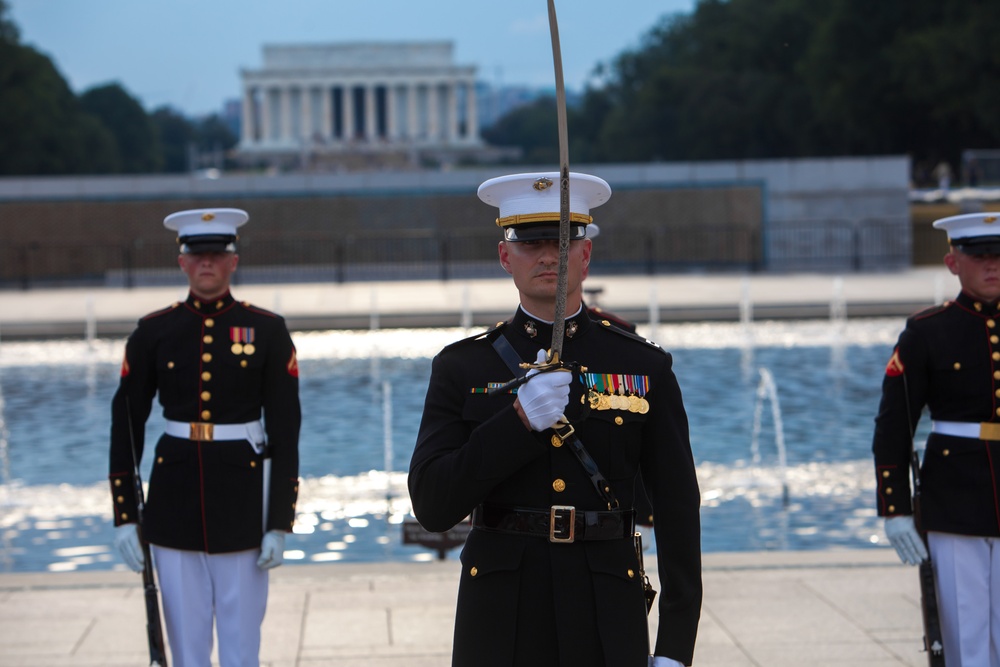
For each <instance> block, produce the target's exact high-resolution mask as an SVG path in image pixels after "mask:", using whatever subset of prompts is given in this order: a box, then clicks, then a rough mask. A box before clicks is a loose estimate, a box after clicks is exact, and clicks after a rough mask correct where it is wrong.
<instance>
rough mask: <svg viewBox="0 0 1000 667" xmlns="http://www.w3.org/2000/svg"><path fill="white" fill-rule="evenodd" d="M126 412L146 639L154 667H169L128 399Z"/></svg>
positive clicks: (151, 665)
mask: <svg viewBox="0 0 1000 667" xmlns="http://www.w3.org/2000/svg"><path fill="white" fill-rule="evenodd" d="M125 412H126V413H127V414H128V439H129V444H130V445H131V446H132V465H133V466H134V472H133V475H132V476H133V479H134V480H135V501H136V532H137V533H138V535H139V544H140V545H141V546H142V556H143V561H144V562H145V566H144V567H143V569H142V587H143V590H144V591H145V596H146V639H147V642H148V643H149V664H150V667H153V666H154V665H155V666H156V667H167V650H166V644H165V643H164V641H163V625H162V623H161V622H160V598H159V596H158V591H157V589H156V575H155V574H154V573H153V558H152V555H151V554H150V552H149V543H148V542H146V541H145V540H144V539H142V509H143V507H144V506H145V504H146V501H145V497H144V495H143V491H142V477H141V476H140V475H139V459H138V457H137V456H136V453H135V435H133V431H132V406H131V405H129V400H128V396H126V397H125Z"/></svg>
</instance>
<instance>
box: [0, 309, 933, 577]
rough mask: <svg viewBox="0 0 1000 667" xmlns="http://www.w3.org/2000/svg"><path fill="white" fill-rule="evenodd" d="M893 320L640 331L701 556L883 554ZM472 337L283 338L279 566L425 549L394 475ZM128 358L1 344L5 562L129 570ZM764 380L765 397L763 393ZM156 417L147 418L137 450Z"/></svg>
mask: <svg viewBox="0 0 1000 667" xmlns="http://www.w3.org/2000/svg"><path fill="white" fill-rule="evenodd" d="M902 325H903V321H902V320H901V319H896V318H893V319H872V320H851V321H805V322H755V323H749V322H745V323H732V324H677V325H662V324H661V325H659V326H658V327H656V328H655V330H651V329H650V328H645V329H644V328H643V327H640V333H642V334H644V335H649V336H651V337H654V338H655V339H656V340H657V341H658V342H659V343H660V344H661V345H662V346H663V347H665V348H667V349H668V350H670V351H671V352H672V353H673V355H674V368H675V372H676V374H677V377H678V380H679V382H680V385H681V388H682V390H683V392H684V399H685V404H686V407H687V410H688V417H689V420H690V427H691V441H692V446H693V449H694V453H695V457H696V461H697V463H698V474H699V479H700V483H701V490H702V499H703V510H702V512H703V514H702V523H703V538H702V539H703V546H704V549H705V551H745V550H768V549H793V550H810V549H830V548H868V547H870V548H886V546H887V545H886V543H885V540H884V537H883V536H882V530H881V521H880V520H878V519H877V517H876V516H875V510H874V475H873V473H872V466H871V460H870V458H871V457H870V446H871V435H872V426H873V418H874V415H875V411H876V409H877V405H878V399H879V392H880V386H881V379H882V374H883V370H884V368H885V364H886V361H887V360H888V358H889V355H890V352H891V349H892V345H893V343H894V342H895V340H896V336H897V335H898V333H899V331H900V329H901V327H902ZM467 334H468V332H466V331H465V330H463V329H458V328H456V329H421V330H376V331H326V332H302V333H297V334H295V335H294V336H293V337H294V338H295V342H296V346H297V347H298V350H299V362H300V378H301V399H302V407H303V424H302V437H301V463H302V465H301V477H302V484H301V486H300V502H299V504H298V511H299V514H298V517H297V523H296V532H295V534H294V535H292V536H290V537H289V538H288V540H287V541H286V549H287V552H286V562H288V563H289V564H294V563H296V562H303V563H308V562H323V561H355V562H357V561H368V562H371V561H381V560H426V559H433V558H436V557H437V554H436V552H433V551H430V550H427V549H425V548H423V547H420V546H414V545H404V544H403V543H402V526H401V524H402V522H403V521H404V519H405V518H406V517H407V516H409V511H410V506H409V499H408V497H407V493H406V475H405V471H406V469H407V466H408V463H409V458H410V453H411V451H412V447H413V443H414V441H415V439H416V432H417V428H418V426H419V419H420V410H421V408H422V404H423V398H424V392H425V391H426V387H427V377H428V373H429V371H430V363H431V357H432V356H433V355H434V354H435V353H436V352H437V351H438V350H439V349H440V348H441V347H443V346H444V345H446V344H448V343H450V342H453V341H454V340H457V339H459V338H462V337H464V336H466V335H467ZM123 349H124V340H122V339H96V340H92V341H44V342H31V341H17V342H2V343H0V393H2V401H0V406H2V407H0V570H2V571H18V572H26V571H46V570H50V571H60V570H102V569H113V568H122V567H124V566H123V565H122V564H121V563H120V561H119V558H118V556H117V554H116V553H115V552H114V550H113V547H112V546H111V543H112V535H113V530H112V526H111V512H110V510H111V504H110V502H109V497H108V491H107V482H106V476H107V441H108V430H109V411H110V401H111V396H112V394H113V393H114V390H115V388H116V386H117V382H118V371H119V364H120V360H121V356H122V352H123ZM765 376H768V377H769V378H770V382H771V383H772V386H771V389H772V391H765V392H762V391H761V390H760V387H761V384H760V383H761V381H762V378H764V377H765ZM775 408H780V409H775ZM755 418H756V419H755ZM161 425H162V421H161V418H160V416H159V415H158V414H154V416H153V417H152V418H151V419H150V422H149V424H148V425H147V439H148V440H155V438H156V437H158V435H159V433H160V431H161ZM755 426H756V427H755ZM779 436H780V437H779ZM921 440H922V437H921V435H918V441H921ZM779 445H780V446H779ZM150 458H151V457H149V456H147V457H146V461H144V464H145V465H144V466H143V477H144V478H147V477H148V464H149V459H150ZM645 542H646V543H647V544H651V542H652V540H645ZM456 556H457V550H455V551H453V552H451V553H450V554H449V557H456Z"/></svg>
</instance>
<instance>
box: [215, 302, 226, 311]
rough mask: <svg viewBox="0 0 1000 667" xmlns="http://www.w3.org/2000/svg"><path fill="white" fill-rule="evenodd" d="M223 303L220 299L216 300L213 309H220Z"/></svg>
mask: <svg viewBox="0 0 1000 667" xmlns="http://www.w3.org/2000/svg"><path fill="white" fill-rule="evenodd" d="M224 305H226V304H224V303H222V302H221V301H216V302H215V309H216V310H222V307H223V306H224Z"/></svg>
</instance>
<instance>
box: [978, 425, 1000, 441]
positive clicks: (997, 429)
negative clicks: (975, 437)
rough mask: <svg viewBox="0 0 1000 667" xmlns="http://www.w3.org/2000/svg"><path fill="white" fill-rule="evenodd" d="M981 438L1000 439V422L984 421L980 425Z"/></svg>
mask: <svg viewBox="0 0 1000 667" xmlns="http://www.w3.org/2000/svg"><path fill="white" fill-rule="evenodd" d="M979 439H980V440H1000V423H997V422H982V423H981V424H980V425H979Z"/></svg>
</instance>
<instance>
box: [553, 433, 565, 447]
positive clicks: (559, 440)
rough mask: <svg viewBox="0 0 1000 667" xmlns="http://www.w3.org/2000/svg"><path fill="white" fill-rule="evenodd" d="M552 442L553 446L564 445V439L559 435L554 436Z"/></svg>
mask: <svg viewBox="0 0 1000 667" xmlns="http://www.w3.org/2000/svg"><path fill="white" fill-rule="evenodd" d="M551 442H552V446H553V447H562V442H563V441H562V438H560V437H559V436H558V435H554V436H552V440H551Z"/></svg>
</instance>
